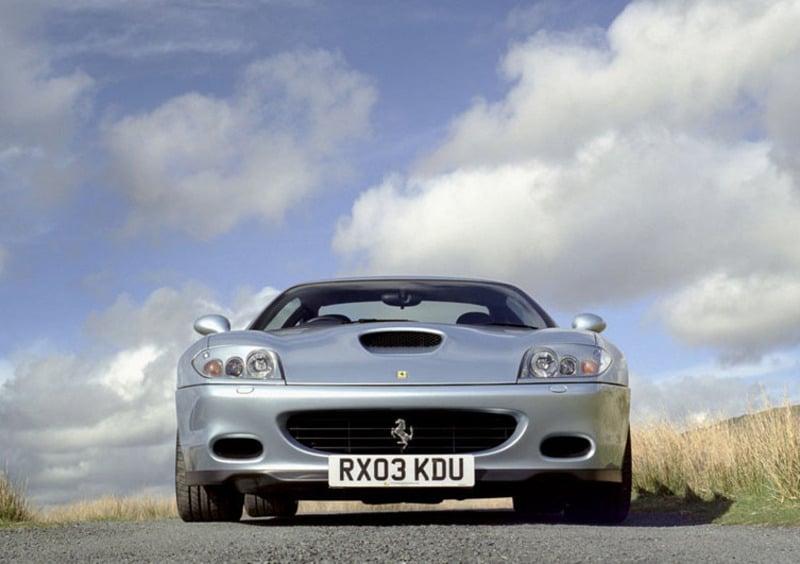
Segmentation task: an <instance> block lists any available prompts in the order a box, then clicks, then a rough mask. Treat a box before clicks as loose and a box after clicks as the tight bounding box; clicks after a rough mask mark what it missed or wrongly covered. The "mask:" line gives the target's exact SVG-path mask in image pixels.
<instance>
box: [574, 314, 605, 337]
mask: <svg viewBox="0 0 800 564" xmlns="http://www.w3.org/2000/svg"><path fill="white" fill-rule="evenodd" d="M572 328H573V329H582V330H584V331H594V332H595V333H602V332H603V330H604V329H605V328H606V322H605V321H604V320H603V318H602V317H600V316H599V315H595V314H593V313H581V314H578V315H576V316H575V319H573V320H572Z"/></svg>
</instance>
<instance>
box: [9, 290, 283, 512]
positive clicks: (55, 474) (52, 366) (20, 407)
mask: <svg viewBox="0 0 800 564" xmlns="http://www.w3.org/2000/svg"><path fill="white" fill-rule="evenodd" d="M276 293H277V292H276V291H275V290H273V289H271V288H264V289H262V290H259V291H257V292H254V291H251V290H246V289H245V290H241V291H240V293H239V295H237V296H236V297H235V298H234V300H233V305H232V306H224V305H222V304H220V303H219V302H218V300H217V299H216V298H215V296H214V295H213V293H212V292H211V291H210V290H208V289H207V288H205V287H203V286H199V285H187V286H185V287H183V288H181V289H175V288H160V289H158V290H155V291H154V292H152V293H151V294H150V295H149V296H148V297H147V299H145V300H144V302H143V303H141V304H137V303H135V302H134V301H133V300H132V299H131V298H130V297H127V296H121V297H120V298H119V299H118V300H117V301H116V302H115V303H114V304H113V305H111V306H110V307H109V308H108V309H106V310H104V311H100V312H95V313H94V314H92V315H90V316H89V318H88V319H87V321H86V324H85V329H86V334H87V336H88V337H89V338H90V340H91V342H92V343H93V346H92V347H90V348H89V349H88V350H87V351H85V352H84V353H82V354H63V353H58V352H53V353H49V354H48V353H46V352H44V351H42V350H39V351H36V352H32V351H20V352H18V353H17V355H15V356H14V357H12V358H11V359H5V360H2V361H0V389H2V394H0V419H2V421H3V425H2V428H0V451H2V452H3V456H4V458H5V460H4V461H3V462H4V463H6V464H7V465H8V467H9V469H10V471H11V472H12V473H13V474H14V475H16V476H20V477H24V478H25V480H26V481H27V483H28V490H29V494H30V496H31V498H32V500H33V502H34V503H36V504H39V505H49V504H57V503H62V502H67V501H72V500H75V499H80V498H91V497H95V496H98V495H102V494H109V493H118V494H128V493H132V492H137V491H141V490H143V489H148V490H159V491H161V492H168V491H169V484H170V483H171V476H172V464H173V450H172V448H173V447H172V445H173V441H174V440H175V428H176V425H175V410H174V403H173V397H174V395H173V394H174V388H175V366H176V362H177V359H178V356H179V355H180V354H181V352H182V351H183V349H184V348H185V347H186V346H188V345H189V343H191V341H192V340H193V339H195V338H196V337H197V336H196V335H193V334H192V330H191V324H192V321H193V320H194V319H195V318H196V317H198V316H199V315H202V314H204V313H210V312H219V313H225V314H227V315H229V316H230V317H231V318H232V319H233V320H234V325H235V326H236V327H242V326H243V325H244V323H245V320H249V319H250V318H252V317H253V316H254V315H255V313H256V312H257V311H258V310H259V309H260V308H262V307H264V306H265V305H266V303H267V302H268V301H269V300H270V299H271V298H272V297H274V295H276Z"/></svg>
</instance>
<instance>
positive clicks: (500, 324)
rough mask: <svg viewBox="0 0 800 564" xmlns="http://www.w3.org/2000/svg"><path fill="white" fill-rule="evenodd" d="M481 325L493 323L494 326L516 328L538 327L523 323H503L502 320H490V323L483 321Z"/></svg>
mask: <svg viewBox="0 0 800 564" xmlns="http://www.w3.org/2000/svg"><path fill="white" fill-rule="evenodd" d="M483 325H494V326H495V327H516V328H518V329H538V327H534V326H533V325H525V324H524V323H504V322H502V321H492V322H491V323H484V324H483Z"/></svg>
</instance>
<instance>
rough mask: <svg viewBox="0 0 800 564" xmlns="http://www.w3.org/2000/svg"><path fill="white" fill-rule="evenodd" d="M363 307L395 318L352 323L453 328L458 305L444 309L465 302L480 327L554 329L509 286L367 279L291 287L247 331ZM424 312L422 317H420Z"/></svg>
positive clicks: (274, 328)
mask: <svg viewBox="0 0 800 564" xmlns="http://www.w3.org/2000/svg"><path fill="white" fill-rule="evenodd" d="M293 302H297V303H296V304H294V309H287V308H289V307H291V305H290V304H292V303H293ZM362 303H363V304H369V303H371V304H375V305H376V306H377V307H376V310H380V309H383V310H384V311H391V312H392V314H393V315H391V316H388V317H367V318H362V317H359V318H356V319H351V320H350V321H351V322H358V323H368V322H380V321H389V322H415V323H442V324H454V323H456V320H454V319H449V318H448V315H449V314H450V313H452V311H453V310H457V307H444V306H451V305H452V304H464V310H465V311H475V312H485V313H486V314H487V315H488V317H489V321H487V322H484V323H481V324H484V325H502V326H512V327H513V326H519V327H523V328H525V327H527V328H534V329H541V328H545V327H556V323H555V322H554V321H553V319H552V318H551V317H550V316H549V315H548V314H547V313H546V312H545V311H544V310H543V309H542V308H541V306H539V304H538V303H536V301H534V300H533V299H532V298H531V297H530V296H528V295H527V294H526V293H525V292H523V291H522V290H520V289H519V288H517V287H515V286H513V285H511V284H506V283H502V282H493V281H482V280H463V279H429V278H409V279H405V278H375V279H372V278H367V279H351V280H331V281H324V282H313V283H308V284H300V285H297V286H293V287H291V288H289V289H287V290H285V291H284V292H282V293H281V294H280V295H278V296H277V297H276V298H275V299H274V300H273V301H272V302H271V303H270V304H269V305H268V306H267V307H266V308H265V309H264V310H263V311H262V312H261V313H260V314H259V315H258V316H257V317H256V318H255V319H254V320H253V322H252V323H251V324H250V326H249V327H248V329H251V330H258V331H278V330H283V329H290V328H293V327H298V326H299V327H302V326H303V324H304V323H305V322H307V321H308V320H309V319H312V318H314V317H317V316H319V315H325V313H326V312H329V311H335V310H336V308H335V307H333V308H332V307H331V306H333V305H335V304H356V305H358V304H362ZM431 304H436V305H435V306H432V305H431ZM421 306H425V308H421ZM435 307H439V309H440V310H441V311H442V312H443V314H442V315H444V316H445V317H443V318H441V319H436V318H435V317H434V319H430V318H429V317H430V315H431V312H434V313H433V315H434V316H435V309H434V308H435ZM415 308H416V309H415ZM321 310H322V311H321ZM422 311H425V312H426V315H423V316H421V315H419V313H421V312H422ZM444 312H448V314H445V313H444ZM415 313H416V314H417V315H415ZM420 317H422V318H421V319H420Z"/></svg>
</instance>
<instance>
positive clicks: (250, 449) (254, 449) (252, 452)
mask: <svg viewBox="0 0 800 564" xmlns="http://www.w3.org/2000/svg"><path fill="white" fill-rule="evenodd" d="M212 450H213V451H214V454H215V455H216V456H218V457H220V458H231V459H234V460H243V459H246V458H258V457H259V456H261V455H262V454H263V453H264V445H262V444H261V441H258V440H256V439H248V438H240V439H234V438H228V439H218V440H217V441H215V442H214V446H213V448H212Z"/></svg>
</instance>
